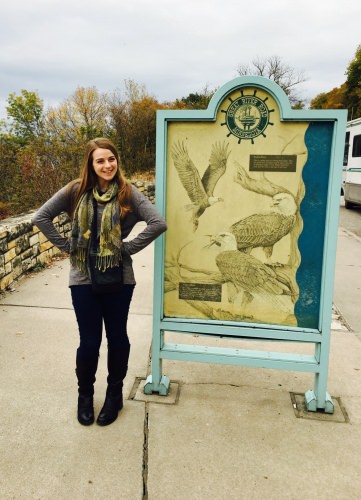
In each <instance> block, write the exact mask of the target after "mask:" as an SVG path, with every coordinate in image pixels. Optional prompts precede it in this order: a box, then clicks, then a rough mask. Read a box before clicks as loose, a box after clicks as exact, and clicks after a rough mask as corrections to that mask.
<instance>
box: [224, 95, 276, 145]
mask: <svg viewBox="0 0 361 500" xmlns="http://www.w3.org/2000/svg"><path fill="white" fill-rule="evenodd" d="M256 94H257V91H256V90H255V91H254V94H253V95H244V94H243V91H241V96H240V97H238V98H237V99H234V100H232V99H231V98H229V100H230V101H231V104H230V105H229V107H228V109H226V110H224V109H222V110H221V111H222V113H225V115H226V121H225V122H224V123H222V124H221V125H227V128H228V130H229V133H228V134H227V137H229V136H230V135H234V136H235V137H238V144H239V143H240V142H241V141H242V139H246V140H247V139H248V140H251V141H252V144H253V140H254V139H255V138H256V137H258V136H259V135H261V134H262V135H263V137H266V134H265V133H264V131H265V129H266V128H267V126H268V125H273V123H271V122H270V121H269V115H270V113H272V112H273V111H274V110H273V109H271V110H270V109H268V107H267V105H266V101H267V99H268V97H266V98H265V99H260V98H259V97H257V95H256Z"/></svg>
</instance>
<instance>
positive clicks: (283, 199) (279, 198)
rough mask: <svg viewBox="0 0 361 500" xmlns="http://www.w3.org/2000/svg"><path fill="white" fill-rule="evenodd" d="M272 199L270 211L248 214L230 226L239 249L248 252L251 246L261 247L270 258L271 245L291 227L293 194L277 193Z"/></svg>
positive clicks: (293, 218)
mask: <svg viewBox="0 0 361 500" xmlns="http://www.w3.org/2000/svg"><path fill="white" fill-rule="evenodd" d="M272 199H273V203H272V209H271V211H270V212H265V213H259V214H253V215H250V216H249V217H246V218H245V219H241V220H240V221H238V222H236V223H234V224H232V226H231V227H230V232H231V233H232V234H233V235H234V237H235V238H236V242H237V249H238V250H239V251H241V252H246V253H250V251H251V250H252V249H253V248H257V247H262V248H263V250H264V252H265V254H266V257H267V258H268V259H270V257H271V255H272V252H273V246H274V245H275V244H276V243H277V242H278V241H280V240H281V239H282V238H283V237H284V236H286V235H287V234H288V233H289V232H290V231H291V229H292V228H293V226H294V224H295V222H296V212H297V205H296V202H295V200H294V198H293V196H292V195H291V194H288V193H278V194H276V195H274V196H273V198H272Z"/></svg>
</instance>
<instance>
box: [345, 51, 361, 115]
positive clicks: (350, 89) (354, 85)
mask: <svg viewBox="0 0 361 500" xmlns="http://www.w3.org/2000/svg"><path fill="white" fill-rule="evenodd" d="M346 75H347V80H346V82H345V87H346V91H345V105H346V107H347V109H348V119H349V120H353V119H355V118H359V117H360V116H361V45H359V46H358V47H357V49H356V53H355V57H354V58H353V59H352V61H351V62H350V64H349V65H348V68H347V70H346Z"/></svg>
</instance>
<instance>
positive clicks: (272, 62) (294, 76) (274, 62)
mask: <svg viewBox="0 0 361 500" xmlns="http://www.w3.org/2000/svg"><path fill="white" fill-rule="evenodd" d="M237 71H238V74H239V75H240V76H246V75H256V76H264V77H265V78H269V79H270V80H273V81H274V82H276V83H277V84H278V85H279V86H280V87H281V88H282V89H283V90H284V92H285V93H286V94H287V96H288V98H289V100H290V102H291V104H292V106H293V107H297V108H300V107H302V104H303V102H304V101H303V99H301V98H300V96H299V94H298V88H297V87H298V86H299V85H300V84H301V83H303V82H305V81H306V80H307V78H306V77H305V75H304V73H303V71H298V70H296V69H295V68H292V66H289V65H288V64H286V63H284V62H283V61H282V60H281V58H280V57H279V56H271V57H265V58H261V57H257V58H255V59H253V60H252V61H251V63H250V64H240V65H239V66H238V68H237Z"/></svg>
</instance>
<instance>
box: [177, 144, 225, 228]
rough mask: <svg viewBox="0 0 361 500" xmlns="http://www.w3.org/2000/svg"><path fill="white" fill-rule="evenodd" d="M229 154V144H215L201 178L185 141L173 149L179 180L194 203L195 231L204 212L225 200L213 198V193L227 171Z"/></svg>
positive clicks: (193, 220) (193, 218)
mask: <svg viewBox="0 0 361 500" xmlns="http://www.w3.org/2000/svg"><path fill="white" fill-rule="evenodd" d="M229 154H230V152H228V144H225V143H224V142H223V143H217V142H216V143H215V144H213V145H212V149H211V154H210V157H209V165H208V168H207V170H206V171H205V172H204V174H203V176H202V178H201V177H200V175H199V171H198V169H197V168H196V166H195V165H194V163H193V161H192V160H191V158H190V156H189V153H188V149H187V146H186V144H185V143H184V142H183V141H182V142H178V143H176V144H175V145H174V146H173V147H172V149H171V156H172V158H173V161H174V165H175V167H176V169H177V172H178V175H179V179H180V181H181V183H182V185H183V187H184V189H185V190H186V191H187V194H188V196H189V199H190V200H191V202H192V205H191V207H192V218H191V220H192V222H193V229H194V231H195V230H196V229H197V227H198V223H199V217H200V216H201V215H202V214H203V212H204V211H205V210H206V209H207V208H208V207H209V206H211V205H213V204H214V203H217V202H219V201H223V198H220V197H215V196H213V192H214V188H215V187H216V185H217V183H218V181H219V179H220V178H221V177H222V175H224V173H225V171H226V167H227V159H228V156H229Z"/></svg>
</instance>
